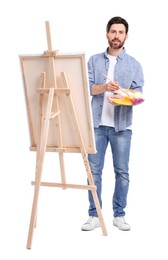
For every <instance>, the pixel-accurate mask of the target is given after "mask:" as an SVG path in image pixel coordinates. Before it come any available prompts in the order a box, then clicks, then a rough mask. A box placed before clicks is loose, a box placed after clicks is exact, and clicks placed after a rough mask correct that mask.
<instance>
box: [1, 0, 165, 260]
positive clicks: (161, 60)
mask: <svg viewBox="0 0 168 260" xmlns="http://www.w3.org/2000/svg"><path fill="white" fill-rule="evenodd" d="M116 15H119V16H123V17H124V18H125V19H126V20H128V22H129V25H130V30H129V38H128V40H127V42H126V45H125V47H126V50H127V53H129V54H131V55H132V56H134V57H135V58H136V59H137V60H139V61H140V62H141V64H142V66H143V70H144V76H145V86H144V95H145V102H144V103H143V104H141V105H139V106H137V107H135V113H134V127H133V139H132V150H131V161H130V191H129V196H128V206H127V211H126V212H127V218H126V219H127V221H128V222H129V223H130V225H131V227H132V229H131V231H130V232H121V231H119V230H118V229H117V228H115V227H113V226H112V209H111V200H112V193H113V186H114V174H113V168H112V161H111V154H110V150H108V152H107V156H106V162H105V168H104V174H103V194H102V196H103V210H102V212H103V216H104V220H105V224H106V228H107V231H108V236H107V237H106V236H103V235H102V231H101V229H100V228H98V229H96V230H94V231H92V232H82V231H81V225H82V224H83V223H84V222H85V221H86V220H87V218H88V215H87V210H88V200H87V191H83V190H70V189H69V190H61V189H58V188H55V189H54V188H46V187H42V188H41V191H40V199H39V207H38V222H37V228H36V229H35V231H34V236H33V243H32V248H31V250H28V249H26V242H27V235H28V227H29V220H30V213H31V206H32V198H33V187H32V186H31V184H30V183H31V181H32V180H34V173H35V153H33V152H30V151H29V132H28V124H27V114H26V107H25V100H24V92H23V82H22V77H21V71H20V64H19V58H18V56H19V55H20V54H41V53H43V51H45V50H47V42H46V33H45V21H49V22H50V27H51V35H52V45H53V49H55V50H59V51H60V52H68V53H71V52H85V54H86V58H88V57H89V56H90V55H92V54H94V53H97V52H102V51H104V50H105V49H106V47H107V40H106V37H105V27H106V24H107V22H108V20H109V19H110V18H111V17H113V16H116ZM0 35H1V40H0V46H1V56H0V75H1V76H0V79H1V87H0V89H1V93H0V118H1V126H0V131H1V145H0V148H1V162H0V209H1V211H0V241H1V249H0V259H4V260H8V259H17V260H26V259H31V260H34V259H42V260H43V259H48V260H52V259H59V260H65V259H74V260H77V259H89V260H90V259H96V258H99V259H101V258H103V259H118V260H121V259H126V260H127V259H136V260H141V259H152V258H154V257H155V259H162V260H164V259H167V257H168V253H167V249H166V244H167V239H166V237H167V232H168V224H167V218H168V210H167V207H168V203H167V198H168V191H167V181H168V178H167V161H168V154H167V147H168V141H167V130H168V129H167V94H168V91H167V87H168V86H167V84H168V82H167V75H168V73H167V60H168V54H167V7H166V1H164V0H160V1H154V2H152V1H135V0H128V1H126V0H121V1H109V0H104V1H89V2H86V1H81V0H73V1H70V0H61V1H52V0H48V1H40V2H39V1H36V0H33V1H32V0H29V1H24V0H22V1H21V0H15V1H10V0H6V1H4V2H3V3H1V8H0ZM65 159H66V172H67V179H68V181H70V182H71V183H73V182H75V181H79V182H85V180H86V172H85V170H84V166H83V161H82V159H81V155H75V154H70V155H66V158H65ZM57 175H58V176H59V168H58V161H57V154H51V153H50V154H47V155H46V157H45V164H44V171H43V177H44V178H45V180H48V179H50V178H53V179H54V178H55V177H56V176H57Z"/></svg>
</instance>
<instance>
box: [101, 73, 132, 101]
mask: <svg viewBox="0 0 168 260" xmlns="http://www.w3.org/2000/svg"><path fill="white" fill-rule="evenodd" d="M103 76H104V77H105V78H106V79H108V80H110V81H112V80H111V79H110V78H108V77H107V76H106V75H105V74H103ZM118 87H119V89H120V90H121V91H122V92H124V93H125V94H126V95H127V96H129V97H130V95H129V94H128V93H127V92H126V91H125V90H124V89H123V88H121V87H120V86H118Z"/></svg>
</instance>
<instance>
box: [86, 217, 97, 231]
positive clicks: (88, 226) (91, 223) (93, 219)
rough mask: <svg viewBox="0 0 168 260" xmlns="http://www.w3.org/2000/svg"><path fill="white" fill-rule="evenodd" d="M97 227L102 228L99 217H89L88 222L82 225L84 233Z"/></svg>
mask: <svg viewBox="0 0 168 260" xmlns="http://www.w3.org/2000/svg"><path fill="white" fill-rule="evenodd" d="M97 227H100V221H99V218H98V217H93V216H92V217H89V219H88V221H87V222H86V223H84V224H83V225H82V228H81V229H82V230H83V231H90V230H93V229H95V228H97Z"/></svg>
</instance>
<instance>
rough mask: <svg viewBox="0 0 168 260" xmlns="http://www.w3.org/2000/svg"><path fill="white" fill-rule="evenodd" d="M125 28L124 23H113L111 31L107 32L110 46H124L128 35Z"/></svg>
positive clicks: (117, 47) (113, 47)
mask: <svg viewBox="0 0 168 260" xmlns="http://www.w3.org/2000/svg"><path fill="white" fill-rule="evenodd" d="M125 30H126V29H125V26H124V25H123V24H112V26H111V28H110V30H109V32H108V33H106V37H107V40H108V43H109V46H110V47H111V48H112V49H120V48H122V47H123V45H124V43H125V40H126V39H127V37H128V35H127V34H126V31H125Z"/></svg>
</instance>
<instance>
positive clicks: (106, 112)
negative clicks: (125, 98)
mask: <svg viewBox="0 0 168 260" xmlns="http://www.w3.org/2000/svg"><path fill="white" fill-rule="evenodd" d="M108 58H109V61H110V64H109V70H108V75H107V77H108V78H109V79H111V81H113V80H114V67H115V64H116V62H117V60H116V57H115V56H111V55H108ZM109 79H107V80H106V83H107V82H109ZM111 95H113V93H112V92H108V91H106V92H105V93H104V103H103V108H102V117H101V121H100V125H105V126H110V127H114V106H113V105H112V104H110V103H109V101H108V99H107V97H108V96H111Z"/></svg>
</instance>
